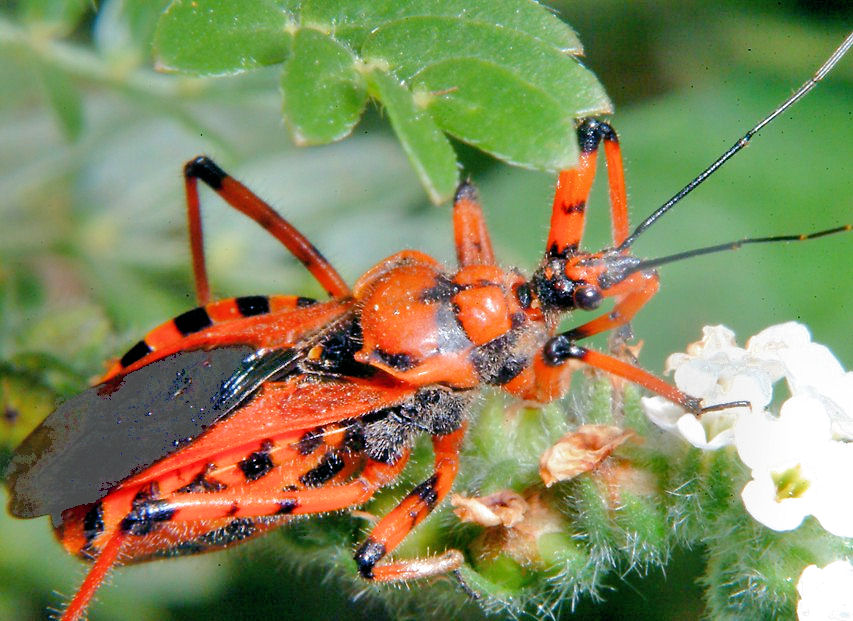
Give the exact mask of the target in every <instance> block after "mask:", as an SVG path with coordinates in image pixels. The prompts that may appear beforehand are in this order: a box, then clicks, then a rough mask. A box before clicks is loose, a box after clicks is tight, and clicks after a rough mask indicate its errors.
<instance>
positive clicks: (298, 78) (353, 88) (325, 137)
mask: <svg viewBox="0 0 853 621" xmlns="http://www.w3.org/2000/svg"><path fill="white" fill-rule="evenodd" d="M281 86H282V89H283V91H284V119H285V121H286V122H287V126H288V128H289V129H290V134H291V136H292V137H293V141H294V142H295V143H296V144H298V145H307V144H323V143H326V142H332V141H334V140H340V139H341V138H343V137H345V136H347V135H349V133H350V132H351V131H352V128H353V127H354V126H355V125H356V123H358V120H359V118H361V114H362V112H363V111H364V106H365V104H366V103H367V87H366V84H365V81H364V77H363V76H362V75H361V73H359V72H358V70H357V68H356V59H355V58H354V57H353V55H352V53H351V52H350V51H349V50H348V49H347V48H345V47H344V46H342V45H341V44H340V43H338V42H337V41H335V40H333V39H330V38H329V37H328V36H327V35H325V34H323V33H321V32H318V31H316V30H310V29H307V28H303V29H301V30H299V31H298V32H297V33H296V36H295V37H294V39H293V50H292V54H291V56H290V58H288V59H287V62H285V65H284V73H283V74H282V79H281Z"/></svg>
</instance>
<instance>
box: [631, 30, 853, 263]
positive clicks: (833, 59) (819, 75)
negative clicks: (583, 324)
mask: <svg viewBox="0 0 853 621" xmlns="http://www.w3.org/2000/svg"><path fill="white" fill-rule="evenodd" d="M851 46H853V32H851V33H850V34H849V35H847V38H846V39H844V42H843V43H842V44H841V45H839V46H838V47H837V48H836V50H835V51H834V52H833V53H832V56H830V57H829V58H828V59H827V60H826V62H825V63H823V65H821V66H820V69H818V70H817V71H816V72H815V74H814V75H813V76H812V77H811V78H810V79H809V80H808V81H806V82H805V83H804V84H803V85H802V86H801V87H800V88H798V89H797V91H796V92H795V93H794V94H793V95H791V96H790V97H789V98H788V99H786V100H785V101H784V103H782V105H780V106H779V107H778V108H776V109H775V110H774V111H773V112H771V113H770V115H768V116H767V117H765V118H764V119H762V120H761V121H760V122H759V123H758V124H757V125H756V126H755V127H753V128H752V129H750V130H749V131H748V132H746V133H745V134H744V135H743V137H741V138H740V139H739V140H738V141H737V142H736V143H734V144H733V145H732V146H731V147H730V148H729V150H728V151H726V152H725V153H724V154H723V155H722V156H720V157H719V159H717V161H715V162H714V163H713V164H711V165H710V166H708V168H706V169H705V170H704V171H703V172H702V173H701V174H700V175H699V176H697V177H696V178H695V179H693V181H691V182H690V183H688V184H687V185H686V186H684V187H683V188H681V190H679V191H678V193H677V194H675V196H673V197H672V198H670V199H669V200H668V201H666V202H665V203H664V204H663V205H661V206H660V207H658V208H657V209H656V210H655V212H654V213H652V214H651V215H650V216H649V217H648V218H646V219H645V220H643V221H642V222H641V223H640V225H639V226H638V227H637V228H636V229H634V232H633V233H631V234H630V235H629V236H628V237H627V238H626V239H625V241H623V242H622V243H621V244H620V245H619V247H618V248H617V250H619V251H622V250H626V249H628V248H630V247H631V246H632V245H633V243H634V242H635V241H636V240H637V237H639V236H640V234H641V233H642V232H643V231H645V230H646V229H647V228H649V227H650V226H651V225H652V224H654V222H655V221H656V220H657V219H658V218H660V217H661V216H662V215H663V214H665V213H666V212H667V211H669V210H670V209H672V208H673V207H674V206H675V205H676V203H678V201H680V200H681V199H682V198H684V197H685V196H687V195H688V194H690V192H692V191H693V190H694V189H695V188H696V186H698V185H699V184H701V183H702V182H703V181H705V179H707V178H708V177H710V176H711V175H712V174H714V172H716V170H717V169H718V168H719V167H720V166H722V165H723V164H725V163H726V162H727V161H728V160H729V159H731V157H732V156H733V155H734V154H735V153H737V152H738V151H740V150H741V149H743V148H744V147H745V146H746V145H747V144H748V143H749V141H750V140H751V139H752V137H753V136H754V135H755V134H757V133H758V132H759V131H761V130H762V129H763V128H764V126H765V125H767V124H768V123H770V122H771V121H773V120H774V119H775V118H776V117H777V116H779V115H780V114H782V113H783V112H785V110H787V109H788V108H790V107H791V106H793V105H794V104H795V103H797V101H799V100H800V99H802V98H803V97H804V96H805V95H806V93H808V92H809V91H810V90H812V89H813V88H814V87H815V86H817V83H818V82H820V81H821V80H822V79H823V78H825V77H826V74H827V73H829V72H830V71H831V70H832V68H833V67H834V66H835V65H836V64H838V61H839V60H841V58H842V57H843V56H844V55H845V54H846V53H847V51H848V50H849V49H850V48H851Z"/></svg>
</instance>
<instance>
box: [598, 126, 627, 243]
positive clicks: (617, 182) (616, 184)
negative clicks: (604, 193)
mask: <svg viewBox="0 0 853 621" xmlns="http://www.w3.org/2000/svg"><path fill="white" fill-rule="evenodd" d="M599 127H600V128H602V129H601V131H602V137H603V142H604V158H605V161H606V162H607V188H608V192H609V194H610V230H611V233H612V236H613V246H614V248H615V247H617V246H619V245H620V244H621V243H622V242H623V241H625V238H627V237H628V193H627V191H626V189H625V167H624V166H623V165H622V148H621V147H620V146H619V137H618V136H617V134H616V131H615V130H614V129H613V128H612V127H611V126H610V125H609V124H607V123H599Z"/></svg>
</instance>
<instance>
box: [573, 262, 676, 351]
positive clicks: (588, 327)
mask: <svg viewBox="0 0 853 621" xmlns="http://www.w3.org/2000/svg"><path fill="white" fill-rule="evenodd" d="M659 285H660V281H659V280H658V277H657V275H654V276H651V277H650V276H647V275H646V274H644V273H637V274H633V275H631V276H629V277H628V278H626V279H625V280H624V281H623V282H621V283H619V284H618V285H616V286H615V287H613V288H612V289H610V291H614V290H616V289H617V288H619V289H623V288H624V289H626V290H627V293H624V294H622V295H621V296H620V297H619V298H618V301H617V302H616V304H615V305H614V306H613V310H611V311H610V312H609V313H607V314H605V315H600V316H599V317H596V318H595V319H592V320H590V321H587V322H586V323H584V324H581V325H579V326H578V327H577V328H573V329H571V330H569V331H568V332H566V333H565V334H566V336H567V337H569V339H571V340H572V341H576V340H578V339H583V338H586V337H588V336H592V335H594V334H598V333H600V332H605V331H607V330H612V329H613V328H618V327H619V326H622V325H625V324H627V323H628V322H629V321H631V319H632V318H633V317H634V315H636V314H637V312H638V311H639V310H640V309H641V308H642V307H643V306H645V305H646V303H647V302H648V301H649V300H650V299H652V297H654V295H655V293H657V291H658V288H659Z"/></svg>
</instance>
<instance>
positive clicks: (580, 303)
mask: <svg viewBox="0 0 853 621" xmlns="http://www.w3.org/2000/svg"><path fill="white" fill-rule="evenodd" d="M572 299H573V300H574V302H575V308H579V309H581V310H595V309H596V308H598V306H599V305H600V304H601V300H602V296H601V291H599V290H598V287H593V286H592V285H581V286H580V287H578V288H576V289H575V291H574V293H573V294H572Z"/></svg>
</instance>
